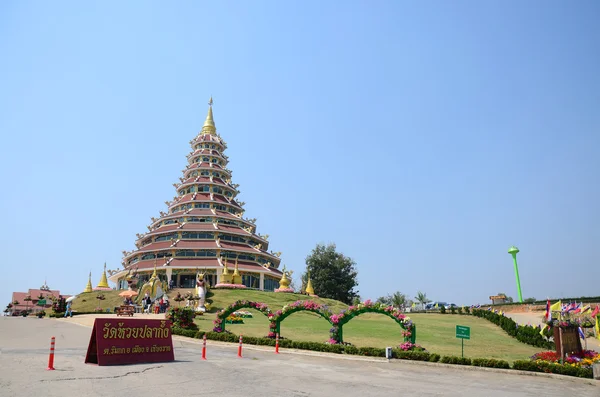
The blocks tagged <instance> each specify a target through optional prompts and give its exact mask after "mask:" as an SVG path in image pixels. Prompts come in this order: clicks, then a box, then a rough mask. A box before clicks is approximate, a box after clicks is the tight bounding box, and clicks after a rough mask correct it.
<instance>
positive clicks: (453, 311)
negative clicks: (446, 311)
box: [450, 306, 456, 314]
mask: <svg viewBox="0 0 600 397" xmlns="http://www.w3.org/2000/svg"><path fill="white" fill-rule="evenodd" d="M450 313H452V314H456V308H455V307H454V306H451V307H450Z"/></svg>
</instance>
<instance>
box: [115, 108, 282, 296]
mask: <svg viewBox="0 0 600 397" xmlns="http://www.w3.org/2000/svg"><path fill="white" fill-rule="evenodd" d="M212 104H213V102H212V98H211V100H210V102H209V108H208V115H207V116H206V120H205V122H204V126H203V127H202V130H201V131H200V133H199V134H198V135H197V136H196V137H195V138H194V139H192V140H191V141H190V144H191V147H192V151H191V153H190V154H188V155H187V163H188V164H187V166H186V167H185V169H184V170H183V171H182V172H183V175H182V176H181V177H180V178H179V183H175V184H173V186H174V187H175V190H176V192H177V195H176V196H175V197H174V198H173V200H171V201H167V202H165V204H166V205H167V210H166V212H164V211H161V212H160V217H158V218H151V224H150V225H149V226H148V231H147V232H146V233H143V234H138V235H137V240H136V241H135V246H136V249H135V250H133V251H130V252H127V251H123V255H124V256H123V267H124V269H123V270H121V271H118V272H114V273H112V275H111V276H110V277H109V279H110V281H112V282H114V283H116V284H117V288H118V289H125V288H127V278H128V277H131V275H132V274H135V273H137V276H136V278H138V279H139V280H141V281H142V282H143V281H147V280H148V279H149V278H150V277H151V274H152V273H153V271H154V269H155V268H156V271H157V275H158V277H159V278H160V279H161V280H163V281H165V282H167V285H172V286H175V287H181V288H192V287H195V280H196V274H197V272H200V273H204V274H205V279H207V280H208V282H209V283H210V285H211V286H214V285H216V284H218V283H219V282H220V280H223V279H224V277H225V278H226V277H231V276H228V275H231V273H232V272H233V273H234V277H233V279H234V280H236V279H237V280H239V281H238V282H237V283H238V284H243V285H244V286H245V287H246V288H255V289H259V290H264V291H273V290H275V289H277V288H279V280H280V279H281V277H282V272H281V271H280V270H279V269H278V268H279V265H280V262H281V260H280V258H279V256H280V255H281V253H280V252H271V251H269V241H268V237H269V236H268V235H260V234H258V233H257V231H256V224H255V222H256V219H248V218H245V217H244V203H243V202H241V201H239V200H238V199H237V195H238V194H239V190H238V186H239V185H237V184H234V183H232V180H231V171H230V170H229V169H228V168H227V163H228V157H227V156H226V155H225V150H226V149H227V144H226V143H225V141H224V140H223V138H221V136H220V135H219V134H218V133H217V129H216V127H215V122H214V120H213V110H212ZM233 269H235V271H234V270H233Z"/></svg>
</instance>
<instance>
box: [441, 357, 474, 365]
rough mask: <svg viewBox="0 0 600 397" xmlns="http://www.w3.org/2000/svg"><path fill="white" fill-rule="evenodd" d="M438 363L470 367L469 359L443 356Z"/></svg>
mask: <svg viewBox="0 0 600 397" xmlns="http://www.w3.org/2000/svg"><path fill="white" fill-rule="evenodd" d="M440 362H441V363H444V364H459V365H471V359H470V358H469V357H458V356H443V357H442V358H440Z"/></svg>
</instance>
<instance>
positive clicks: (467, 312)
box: [465, 306, 471, 314]
mask: <svg viewBox="0 0 600 397" xmlns="http://www.w3.org/2000/svg"><path fill="white" fill-rule="evenodd" d="M465 314H471V310H470V309H469V308H468V307H467V306H465Z"/></svg>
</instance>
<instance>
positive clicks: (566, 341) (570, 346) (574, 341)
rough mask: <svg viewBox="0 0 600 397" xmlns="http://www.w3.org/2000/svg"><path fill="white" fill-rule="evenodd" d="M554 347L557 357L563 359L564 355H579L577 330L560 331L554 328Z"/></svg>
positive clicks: (579, 342) (566, 329)
mask: <svg viewBox="0 0 600 397" xmlns="http://www.w3.org/2000/svg"><path fill="white" fill-rule="evenodd" d="M561 331H562V332H561ZM561 339H562V340H561ZM561 342H562V343H561ZM554 345H555V347H556V353H558V356H559V357H563V356H564V355H565V354H575V353H581V350H582V349H581V340H580V339H579V333H578V332H577V328H574V327H571V328H562V330H561V329H560V328H559V327H554Z"/></svg>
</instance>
